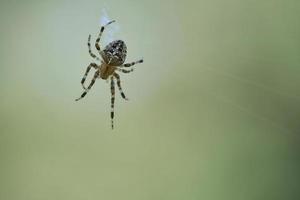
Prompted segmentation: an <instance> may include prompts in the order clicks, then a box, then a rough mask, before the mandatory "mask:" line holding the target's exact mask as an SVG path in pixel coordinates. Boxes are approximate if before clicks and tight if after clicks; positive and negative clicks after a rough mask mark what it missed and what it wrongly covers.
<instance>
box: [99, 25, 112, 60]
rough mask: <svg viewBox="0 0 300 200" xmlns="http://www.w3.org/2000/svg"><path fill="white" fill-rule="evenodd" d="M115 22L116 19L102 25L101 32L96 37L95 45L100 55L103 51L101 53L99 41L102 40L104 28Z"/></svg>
mask: <svg viewBox="0 0 300 200" xmlns="http://www.w3.org/2000/svg"><path fill="white" fill-rule="evenodd" d="M113 22H115V20H112V21H110V22H108V23H107V24H105V25H104V26H101V29H100V33H99V35H98V37H97V39H96V43H95V47H96V49H97V51H98V52H99V54H100V55H101V53H100V52H101V50H100V45H99V42H100V38H101V35H102V33H103V31H104V28H105V27H106V26H108V25H110V24H111V23H113Z"/></svg>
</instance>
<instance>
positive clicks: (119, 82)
mask: <svg viewBox="0 0 300 200" xmlns="http://www.w3.org/2000/svg"><path fill="white" fill-rule="evenodd" d="M114 77H116V79H117V85H118V88H119V91H120V93H121V96H122V98H123V99H125V100H128V99H127V98H126V96H125V94H124V92H123V90H122V87H121V79H120V76H119V74H117V73H114Z"/></svg>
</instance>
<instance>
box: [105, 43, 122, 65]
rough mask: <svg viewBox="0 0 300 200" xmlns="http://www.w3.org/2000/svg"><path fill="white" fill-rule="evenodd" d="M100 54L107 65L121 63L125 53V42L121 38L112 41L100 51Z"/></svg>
mask: <svg viewBox="0 0 300 200" xmlns="http://www.w3.org/2000/svg"><path fill="white" fill-rule="evenodd" d="M101 55H102V57H103V59H104V61H105V63H107V64H108V65H111V66H119V65H122V64H123V63H124V62H125V59H126V55H127V47H126V44H125V42H123V41H122V40H115V41H112V42H111V43H109V44H108V45H107V46H106V47H105V48H104V49H103V51H101Z"/></svg>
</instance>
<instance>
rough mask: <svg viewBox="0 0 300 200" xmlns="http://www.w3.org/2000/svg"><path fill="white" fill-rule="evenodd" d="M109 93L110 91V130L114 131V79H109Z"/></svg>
mask: <svg viewBox="0 0 300 200" xmlns="http://www.w3.org/2000/svg"><path fill="white" fill-rule="evenodd" d="M110 91H111V112H110V118H111V129H114V114H115V113H114V107H115V82H114V78H113V77H110Z"/></svg>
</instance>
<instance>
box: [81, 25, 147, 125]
mask: <svg viewBox="0 0 300 200" xmlns="http://www.w3.org/2000/svg"><path fill="white" fill-rule="evenodd" d="M113 22H115V20H112V21H110V22H108V23H107V24H105V25H104V26H102V27H101V29H100V33H99V35H98V38H97V39H96V43H95V47H96V49H97V51H98V52H99V54H100V56H101V57H102V60H100V58H99V57H97V56H96V55H95V54H94V53H92V50H91V43H90V41H91V35H89V37H88V43H87V45H88V49H89V54H90V55H91V56H92V57H93V58H95V59H96V60H98V61H101V64H100V65H97V64H96V63H91V64H89V66H88V67H87V69H86V72H85V74H84V76H83V78H82V79H81V85H82V87H83V89H84V92H83V93H82V94H81V96H80V97H79V98H77V99H76V101H78V100H80V99H82V98H83V97H85V95H86V94H87V93H88V92H89V90H90V89H91V88H92V86H93V85H94V83H95V81H96V79H97V78H101V79H104V80H108V79H110V90H111V113H110V118H111V128H112V129H113V128H114V122H113V119H114V103H115V81H114V79H116V80H117V86H118V88H119V91H120V93H121V96H122V98H123V99H125V100H128V99H127V98H126V96H125V94H124V92H123V90H122V87H121V80H120V75H119V74H117V73H116V71H120V72H122V73H130V72H132V71H133V68H130V69H129V70H127V69H124V67H125V68H128V67H131V66H133V65H135V64H138V63H142V62H143V59H140V60H138V61H135V62H131V63H126V64H123V63H124V62H125V58H126V54H127V51H126V50H127V47H126V45H125V43H124V42H123V41H122V40H115V41H112V42H110V43H109V44H108V45H107V46H106V47H105V48H104V49H103V50H101V49H100V45H99V41H100V38H101V35H102V33H103V31H104V29H105V27H107V26H108V25H109V24H111V23H113ZM92 67H93V68H94V69H95V70H96V72H95V74H94V77H93V79H92V80H91V83H90V84H89V86H88V87H87V88H86V87H85V85H84V82H85V79H86V77H87V75H88V73H89V71H90V70H91V68H92Z"/></svg>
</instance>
